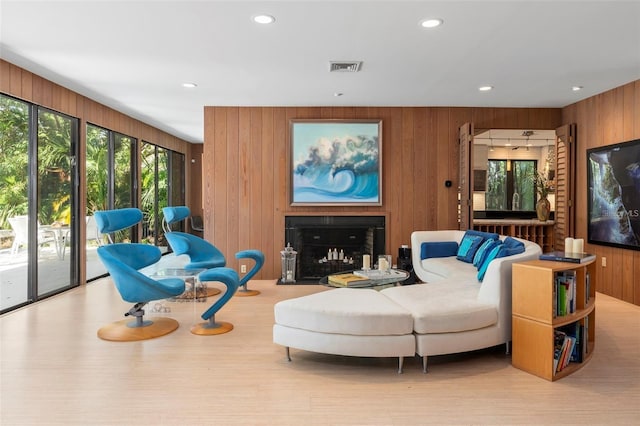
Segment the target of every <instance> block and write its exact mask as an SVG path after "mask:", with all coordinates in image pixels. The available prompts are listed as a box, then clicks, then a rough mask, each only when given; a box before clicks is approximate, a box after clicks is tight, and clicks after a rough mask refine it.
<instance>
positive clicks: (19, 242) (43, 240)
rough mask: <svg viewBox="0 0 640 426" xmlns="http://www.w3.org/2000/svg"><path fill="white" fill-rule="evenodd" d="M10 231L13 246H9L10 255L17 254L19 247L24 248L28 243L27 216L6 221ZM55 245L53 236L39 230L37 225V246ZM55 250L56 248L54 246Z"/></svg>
mask: <svg viewBox="0 0 640 426" xmlns="http://www.w3.org/2000/svg"><path fill="white" fill-rule="evenodd" d="M7 220H8V221H9V225H11V229H13V234H14V237H13V244H12V245H11V251H10V253H11V254H12V255H13V254H17V253H18V251H19V250H20V247H21V246H23V245H24V246H26V245H27V244H28V243H29V216H27V215H23V216H14V217H10V218H8V219H7ZM49 244H54V245H56V244H57V241H56V238H55V235H54V234H53V233H52V232H50V231H46V230H43V229H40V224H39V223H38V246H43V245H49ZM55 247H56V249H57V246H55Z"/></svg>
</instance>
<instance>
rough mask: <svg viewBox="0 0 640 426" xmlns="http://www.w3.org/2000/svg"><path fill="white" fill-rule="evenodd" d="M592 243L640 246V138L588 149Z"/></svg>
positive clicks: (634, 247)
mask: <svg viewBox="0 0 640 426" xmlns="http://www.w3.org/2000/svg"><path fill="white" fill-rule="evenodd" d="M587 191H588V193H587V200H588V201H587V208H588V214H589V218H588V230H587V234H588V235H587V237H588V241H589V243H592V244H601V245H605V246H613V247H620V248H627V249H632V250H640V139H636V140H632V141H628V142H622V143H618V144H615V145H607V146H602V147H598V148H591V149H588V150H587Z"/></svg>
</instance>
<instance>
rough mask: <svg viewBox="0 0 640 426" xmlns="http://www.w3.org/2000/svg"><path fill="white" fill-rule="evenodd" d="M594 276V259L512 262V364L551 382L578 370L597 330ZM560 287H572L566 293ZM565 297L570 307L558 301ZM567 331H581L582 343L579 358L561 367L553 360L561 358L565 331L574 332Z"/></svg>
mask: <svg viewBox="0 0 640 426" xmlns="http://www.w3.org/2000/svg"><path fill="white" fill-rule="evenodd" d="M595 276H596V275H595V261H591V262H589V263H568V262H553V261H547V260H531V261H528V262H521V263H514V264H513V280H512V283H513V285H512V287H513V299H512V302H513V304H512V312H513V317H512V318H513V323H512V340H513V355H512V363H513V366H514V367H517V368H519V369H521V370H524V371H527V372H529V373H531V374H535V375H536V376H539V377H542V378H545V379H547V380H552V381H553V380H557V379H560V378H562V377H565V376H567V375H569V374H571V373H573V372H574V371H576V370H578V369H580V368H581V367H582V366H583V365H584V364H585V363H586V362H588V361H589V359H591V356H592V355H593V349H594V343H595V328H596V327H595V326H596V323H595V320H596V317H595V300H596V298H595V288H596V283H595ZM572 281H574V282H575V284H573V283H572ZM559 286H563V287H565V288H571V289H572V290H571V291H570V293H566V292H565V289H564V288H563V289H561V290H559ZM559 291H561V292H562V295H561V296H562V297H559V295H558V293H559ZM567 297H569V298H571V297H572V298H573V299H570V300H572V301H574V302H573V303H572V304H570V305H569V306H567V307H566V309H565V306H566V305H565V304H564V303H559V302H558V300H559V299H562V300H563V301H564V300H565V299H566V298H567ZM559 305H563V306H559ZM564 311H566V313H565V312H564ZM568 330H576V331H577V334H578V338H577V343H576V345H577V346H578V345H579V346H578V349H577V350H576V357H575V361H571V362H568V364H567V366H566V367H564V368H562V369H559V368H558V367H557V366H556V362H554V358H558V339H559V338H561V337H562V335H563V334H564V333H565V332H566V333H567V334H571V333H570V332H568ZM578 351H579V352H578ZM569 356H570V355H569Z"/></svg>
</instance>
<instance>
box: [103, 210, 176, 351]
mask: <svg viewBox="0 0 640 426" xmlns="http://www.w3.org/2000/svg"><path fill="white" fill-rule="evenodd" d="M95 219H96V225H97V227H98V231H99V232H100V233H101V234H111V233H113V232H116V231H119V230H121V229H126V228H129V227H131V226H133V225H135V224H137V223H138V222H140V220H142V212H141V211H140V210H139V209H135V208H129V209H119V210H106V211H98V212H95ZM97 251H98V257H99V258H100V260H101V261H102V263H103V264H104V265H105V267H106V268H107V271H108V272H109V274H110V275H111V278H112V280H113V283H114V284H115V286H116V288H117V289H118V292H119V293H120V296H121V297H122V299H123V300H125V301H127V302H130V303H134V306H133V307H132V308H131V309H130V310H129V311H128V312H126V313H125V314H124V315H125V316H132V317H134V318H135V320H134V321H130V320H127V319H125V320H122V321H118V322H115V323H112V324H109V325H107V326H104V327H102V328H101V329H100V330H98V337H100V338H101V339H104V340H112V341H135V340H145V339H151V338H153V337H159V336H163V335H165V334H169V333H171V332H172V331H174V330H176V329H177V328H178V325H179V324H178V322H177V321H176V320H174V319H172V318H163V317H157V318H154V320H153V321H149V320H146V321H145V320H144V318H143V317H144V309H143V307H144V305H146V304H147V303H149V302H151V301H153V300H160V299H167V298H171V297H176V296H179V295H180V294H182V293H183V292H184V289H185V285H184V281H183V280H182V279H180V278H167V279H161V280H154V279H152V278H149V277H147V276H146V275H144V274H142V273H140V272H139V271H138V270H139V269H141V268H144V267H145V266H149V265H152V264H154V263H156V262H158V261H159V260H160V257H161V252H160V249H159V248H158V247H155V246H151V245H148V244H139V243H115V244H113V243H112V244H107V245H103V246H100V247H98V250H97Z"/></svg>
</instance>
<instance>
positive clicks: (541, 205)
mask: <svg viewBox="0 0 640 426" xmlns="http://www.w3.org/2000/svg"><path fill="white" fill-rule="evenodd" d="M532 180H533V186H534V187H535V189H536V192H537V193H538V197H539V198H538V202H537V203H536V215H537V216H538V220H539V221H541V222H544V221H547V220H549V213H551V203H550V202H549V200H548V199H547V196H548V195H549V193H550V192H552V191H553V187H552V185H551V181H549V179H548V178H547V177H546V176H544V175H543V174H542V173H540V172H535V173H534V174H533V177H532Z"/></svg>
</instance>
